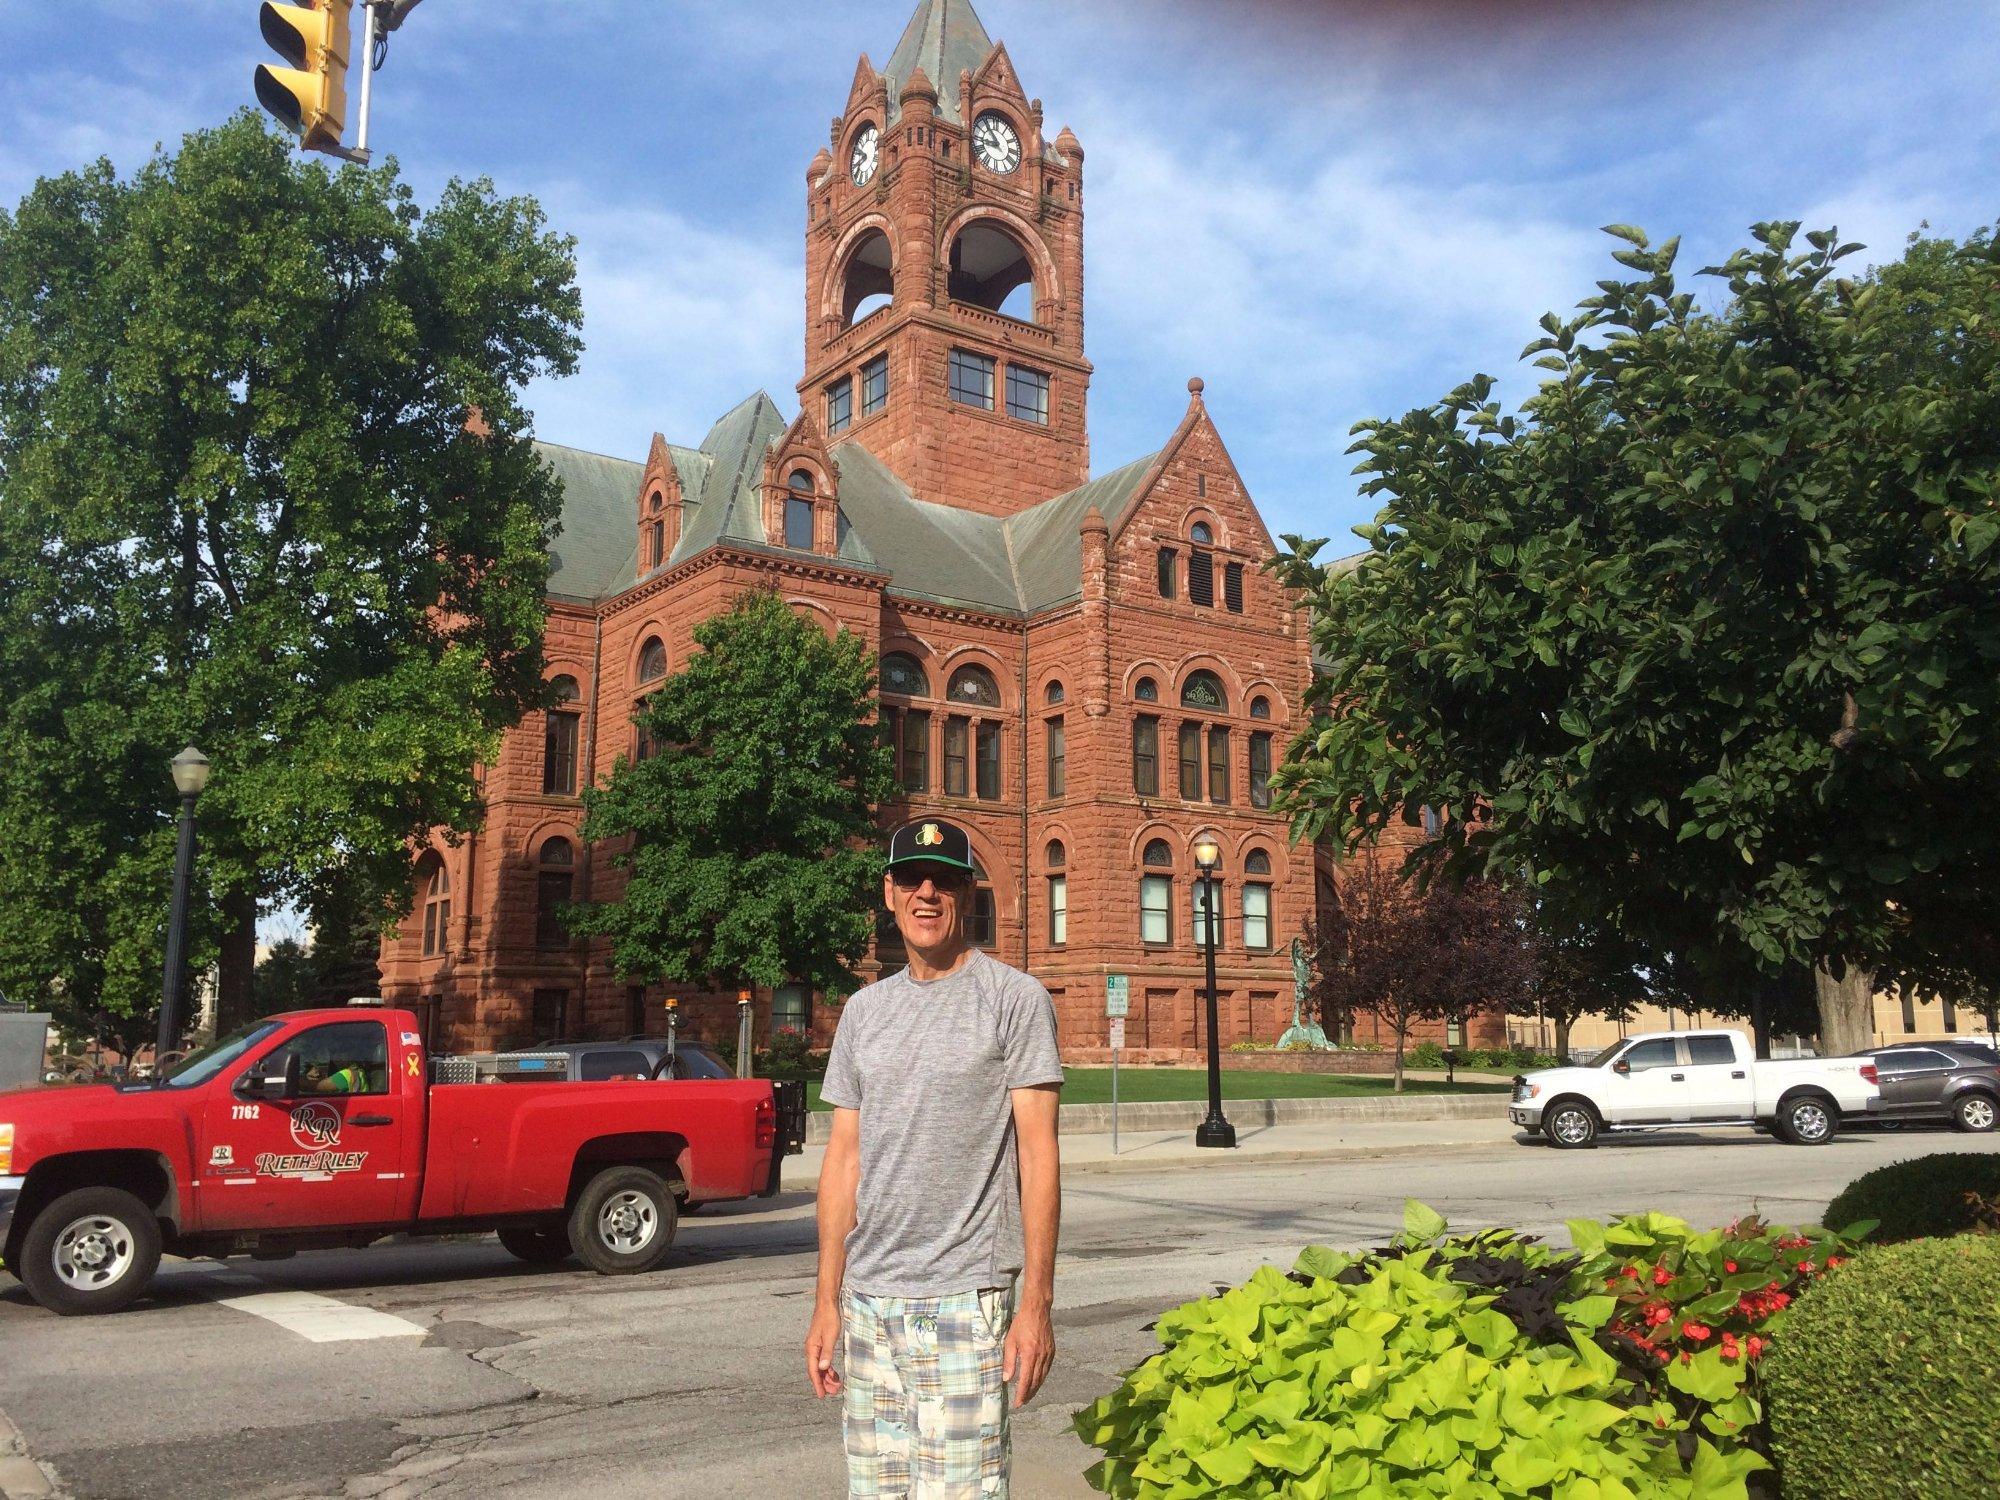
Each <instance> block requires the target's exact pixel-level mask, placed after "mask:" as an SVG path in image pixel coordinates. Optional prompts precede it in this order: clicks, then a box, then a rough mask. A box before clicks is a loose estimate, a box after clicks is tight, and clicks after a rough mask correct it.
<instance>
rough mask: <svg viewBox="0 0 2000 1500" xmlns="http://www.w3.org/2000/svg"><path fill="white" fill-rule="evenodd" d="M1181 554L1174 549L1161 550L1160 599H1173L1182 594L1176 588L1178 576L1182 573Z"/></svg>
mask: <svg viewBox="0 0 2000 1500" xmlns="http://www.w3.org/2000/svg"><path fill="white" fill-rule="evenodd" d="M1180 557H1181V555H1180V553H1179V552H1177V551H1176V550H1175V549H1174V548H1172V547H1162V548H1161V549H1160V597H1161V598H1162V599H1171V598H1173V597H1174V596H1175V595H1176V594H1177V593H1179V592H1180V590H1179V589H1178V588H1176V587H1175V584H1176V582H1177V579H1176V576H1175V575H1176V574H1178V573H1179V572H1180Z"/></svg>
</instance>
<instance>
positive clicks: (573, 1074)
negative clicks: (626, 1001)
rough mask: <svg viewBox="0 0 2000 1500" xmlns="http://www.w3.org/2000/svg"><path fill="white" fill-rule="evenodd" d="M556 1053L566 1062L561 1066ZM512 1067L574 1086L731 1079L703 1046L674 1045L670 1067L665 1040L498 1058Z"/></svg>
mask: <svg viewBox="0 0 2000 1500" xmlns="http://www.w3.org/2000/svg"><path fill="white" fill-rule="evenodd" d="M558 1054H560V1056H561V1058H562V1059H567V1061H566V1063H563V1064H562V1065H561V1066H559V1065H558V1064H559V1058H558ZM496 1055H497V1056H498V1057H500V1058H503V1059H506V1060H508V1061H510V1062H512V1063H513V1064H514V1067H515V1069H516V1070H517V1072H518V1074H519V1075H520V1076H522V1077H526V1076H528V1075H530V1074H533V1073H536V1072H539V1071H554V1072H558V1073H563V1069H564V1067H566V1069H567V1072H566V1074H564V1076H567V1077H568V1078H569V1079H570V1080H571V1081H572V1082H576V1083H602V1082H605V1081H607V1080H609V1079H617V1078H734V1077H735V1076H736V1075H735V1073H734V1072H733V1071H731V1069H730V1067H729V1064H727V1063H725V1062H724V1061H723V1060H722V1059H721V1058H720V1057H718V1056H717V1055H716V1054H715V1052H714V1051H713V1050H712V1049H711V1048H710V1047H709V1046H708V1045H707V1043H705V1042H690V1041H676V1042H674V1043H673V1045H672V1062H671V1065H670V1064H669V1061H668V1057H669V1053H668V1042H667V1039H666V1038H665V1037H663V1036H661V1037H654V1036H628V1037H620V1038H619V1039H618V1040H617V1041H615V1042H604V1041H597V1042H585V1041H574V1040H571V1039H569V1038H563V1039H561V1040H558V1041H553V1042H544V1043H541V1044H540V1045H538V1046H534V1047H524V1048H522V1049H520V1050H519V1051H515V1052H502V1053H498V1054H496Z"/></svg>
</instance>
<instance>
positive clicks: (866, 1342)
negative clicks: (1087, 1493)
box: [806, 818, 1062, 1500]
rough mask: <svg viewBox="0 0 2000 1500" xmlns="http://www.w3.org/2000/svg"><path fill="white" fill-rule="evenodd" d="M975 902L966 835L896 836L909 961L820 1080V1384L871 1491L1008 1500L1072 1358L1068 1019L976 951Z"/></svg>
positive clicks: (845, 1025) (1025, 978) (896, 901)
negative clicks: (824, 1108) (1062, 1131)
mask: <svg viewBox="0 0 2000 1500" xmlns="http://www.w3.org/2000/svg"><path fill="white" fill-rule="evenodd" d="M972 896H973V863H972V846H971V844H970V842H969V841H968V840H967V838H966V836H965V831H964V830H963V829H961V828H958V827H956V826H955V825H953V824H951V823H947V822H945V821H944V820H943V819H941V818H929V819H922V820H919V821H917V822H914V823H907V824H905V825H903V826H902V827H901V828H898V829H897V830H896V831H895V832H894V833H893V834H892V835H890V839H889V868H888V872H887V874H886V875H885V876H884V877H883V882H882V900H883V902H884V904H885V905H887V907H888V908H889V911H890V913H891V914H892V915H893V916H894V917H895V919H896V930H897V931H898V932H900V933H901V934H902V936H903V944H904V946H905V948H906V949H907V950H908V952H909V960H910V961H909V965H908V967H906V968H904V969H902V970H900V971H898V972H897V973H894V974H891V975H889V976H888V977H887V978H884V979H881V980H878V981H877V982H876V983H874V984H871V985H868V986H867V987H865V988H864V989H862V990H860V991H859V992H858V993H857V994H855V995H854V996H853V997H852V998H851V999H849V1000H848V1002H847V1004H846V1005H845V1007H843V1009H842V1011H841V1017H840V1028H839V1030H838V1031H837V1032H836V1033H835V1034H834V1039H833V1054H832V1056H831V1057H830V1058H829V1059H828V1060H827V1068H826V1079H825V1081H824V1082H823V1083H822V1084H821V1086H820V1097H821V1098H823V1099H824V1100H825V1101H826V1102H827V1103H828V1104H830V1105H832V1106H833V1135H832V1139H831V1140H830V1141H829V1142H828V1144H827V1148H826V1157H825V1160H824V1161H823V1163H822V1165H821V1168H820V1179H819V1295H818V1300H817V1303H816V1306H815V1308H814V1311H813V1320H812V1329H811V1331H810V1332H809V1333H808V1334H807V1336H806V1371H807V1374H808V1375H809V1376H810V1378H811V1380H812V1384H813V1391H814V1393H815V1394H817V1395H820V1396H833V1395H843V1396H844V1397H845V1403H844V1404H845V1426H846V1441H847V1474H848V1493H849V1495H850V1496H890V1495H894V1496H908V1497H910V1500H947V1497H950V1500H956V1497H959V1496H966V1497H982V1500H983V1497H991V1496H1005V1495H1006V1494H1007V1471H1008V1457H1009V1454H1008V1436H1007V1422H1008V1408H1009V1396H1010V1394H1011V1397H1012V1405H1013V1406H1015V1407H1019V1406H1021V1405H1023V1404H1025V1403H1026V1402H1027V1401H1028V1400H1029V1399H1030V1398H1031V1397H1032V1396H1033V1395H1034V1394H1035V1392H1036V1390H1037V1389H1038V1388H1039V1387H1040V1386H1041V1384H1042V1381H1043V1379H1044V1378H1045V1377H1046V1376H1047V1375H1048V1371H1049V1364H1050V1362H1051V1361H1052V1360H1053V1359H1054V1357H1055V1331H1054V1328H1053V1327H1052V1325H1051V1322H1050V1316H1049V1313H1050V1306H1051V1302H1052V1300H1053V1296H1054V1281H1055V1261H1056V1231H1057V1225H1058V1220H1059V1218H1060V1215H1061V1207H1062V1187H1061V1183H1060V1179H1059V1168H1058V1163H1057V1157H1056V1105H1057V1101H1058V1098H1059V1097H1060V1090H1061V1088H1062V1064H1061V1061H1060V1059H1059V1058H1058V1057H1057V1054H1056V1024H1055V1007H1054V1005H1053V1004H1052V1003H1051V1002H1050V1000H1049V992H1048V991H1047V990H1046V989H1044V988H1043V987H1042V985H1041V984H1040V983H1039V982H1038V981H1037V980H1035V979H1033V978H1032V977H1030V976H1029V975H1026V974H1023V973H1021V972H1020V971H1019V970H1018V969H1011V968H1009V967H1007V965H1005V964H1003V963H1000V962H998V961H997V960H995V959H993V958H990V957H988V956H987V955H986V954H984V953H982V952H980V951H979V950H978V949H976V948H974V947H973V946H972V945H971V944H970V942H968V941H967V933H966V927H967V923H968V922H969V920H970V917H971V908H972ZM1017 1275H1018V1278H1019V1286H1018V1289H1017V1288H1016V1286H1015V1281H1016V1277H1017ZM843 1332H844V1333H845V1339H844V1342H843V1338H842V1335H843ZM836 1354H838V1357H839V1362H840V1368H839V1369H838V1370H836V1369H835V1358H836Z"/></svg>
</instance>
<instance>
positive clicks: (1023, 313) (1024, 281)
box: [946, 220, 1039, 323]
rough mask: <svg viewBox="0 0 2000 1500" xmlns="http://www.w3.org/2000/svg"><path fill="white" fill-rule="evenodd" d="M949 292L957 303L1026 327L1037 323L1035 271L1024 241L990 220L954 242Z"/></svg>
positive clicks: (967, 228)
mask: <svg viewBox="0 0 2000 1500" xmlns="http://www.w3.org/2000/svg"><path fill="white" fill-rule="evenodd" d="M946 290H947V292H948V294H949V295H950V297H951V300H952V301H954V302H963V303H968V304H970V305H971V306H973V307H981V308H985V309H986V310H987V311H988V312H997V313H1000V314H1001V315H1002V316H1004V317H1009V318H1018V319H1020V320H1021V321H1022V322H1024V323H1033V322H1035V321H1036V314H1037V312H1038V311H1039V309H1037V308H1036V306H1035V268H1034V264H1033V262H1031V261H1030V260H1029V259H1028V252H1027V251H1026V250H1025V249H1023V248H1022V246H1021V243H1020V241H1018V240H1017V239H1015V238H1014V236H1013V235H1012V234H1011V233H1010V232H1009V231H1007V230H1005V229H1003V228H1001V227H1000V226H999V225H998V224H995V223H992V222H991V221H988V220H981V221H979V222H977V223H972V224H968V225H966V226H965V228H964V229H962V230H960V231H959V234H958V237H957V238H956V239H954V240H953V241H952V242H951V258H950V272H949V277H948V280H947V283H946Z"/></svg>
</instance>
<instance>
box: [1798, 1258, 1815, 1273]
mask: <svg viewBox="0 0 2000 1500" xmlns="http://www.w3.org/2000/svg"><path fill="white" fill-rule="evenodd" d="M1799 1274H1800V1275H1802V1276H1817V1275H1819V1267H1818V1266H1816V1265H1814V1264H1813V1263H1812V1262H1811V1261H1809V1260H1802V1261H1800V1262H1799Z"/></svg>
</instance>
